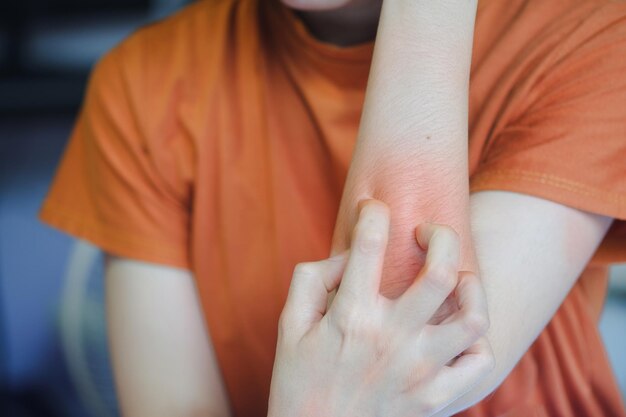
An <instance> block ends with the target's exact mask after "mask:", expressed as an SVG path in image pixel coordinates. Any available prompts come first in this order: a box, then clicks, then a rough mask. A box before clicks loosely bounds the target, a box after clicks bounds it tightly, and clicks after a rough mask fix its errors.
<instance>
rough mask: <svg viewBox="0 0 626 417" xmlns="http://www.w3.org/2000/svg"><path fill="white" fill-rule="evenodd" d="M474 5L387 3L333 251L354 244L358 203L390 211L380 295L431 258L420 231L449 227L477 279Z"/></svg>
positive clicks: (395, 290)
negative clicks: (471, 161) (472, 165)
mask: <svg viewBox="0 0 626 417" xmlns="http://www.w3.org/2000/svg"><path fill="white" fill-rule="evenodd" d="M475 14H476V1H475V0H470V1H465V0H443V1H436V2H433V1H414V0H384V2H383V8H382V13H381V17H380V22H379V29H378V34H377V37H376V46H375V51H374V57H373V61H372V67H371V71H370V79H369V81H368V86H367V92H366V97H365V103H364V109H363V114H362V118H361V124H360V127H359V135H358V138H357V142H356V146H355V149H354V153H353V157H352V161H351V164H350V171H349V173H348V177H347V179H346V185H345V188H344V192H343V196H342V201H341V205H340V208H339V214H338V218H337V223H336V226H335V231H334V235H333V245H332V252H333V253H335V252H340V251H342V250H345V249H346V248H348V247H349V246H350V231H351V230H352V228H353V227H354V224H355V222H356V220H355V219H356V214H357V212H358V209H357V206H358V203H359V202H360V201H361V200H363V199H367V198H374V199H377V200H381V201H384V202H385V203H386V204H387V205H388V206H389V208H390V211H391V230H390V237H389V248H388V255H387V257H386V262H385V269H384V273H383V282H382V284H381V292H382V293H383V295H386V296H389V297H391V298H395V297H397V296H398V295H400V294H401V293H402V292H403V291H404V290H405V289H406V288H407V287H408V286H409V285H410V283H411V282H412V281H413V279H414V277H415V276H416V275H417V273H418V271H419V270H420V268H421V266H422V265H423V261H424V252H423V251H420V250H419V248H417V247H416V245H415V242H414V238H413V228H414V227H415V226H416V225H418V224H420V223H423V222H433V223H441V224H447V225H450V226H452V227H453V228H454V229H455V230H456V231H457V233H458V234H459V236H460V238H461V261H460V263H461V269H462V270H470V271H473V272H476V273H478V272H479V271H478V265H477V264H476V260H475V255H474V250H473V247H472V240H471V236H470V226H469V224H470V223H469V184H468V157H467V155H468V153H467V152H468V133H467V132H468V129H467V123H468V93H469V69H470V63H471V50H472V43H473V31H474V20H475Z"/></svg>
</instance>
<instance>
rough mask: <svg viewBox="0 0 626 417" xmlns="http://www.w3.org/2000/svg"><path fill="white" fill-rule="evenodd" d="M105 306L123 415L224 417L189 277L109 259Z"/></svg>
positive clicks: (183, 272)
mask: <svg viewBox="0 0 626 417" xmlns="http://www.w3.org/2000/svg"><path fill="white" fill-rule="evenodd" d="M106 307H107V308H106V310H107V322H108V329H109V338H110V347H111V356H112V361H113V368H114V374H115V381H116V385H117V390H118V396H119V400H120V405H121V409H122V410H123V413H124V415H125V416H154V417H157V416H173V415H176V416H186V415H193V416H212V417H213V416H219V417H224V416H228V415H230V411H229V408H228V402H227V395H226V392H225V389H224V386H223V381H222V377H221V374H220V371H219V368H218V364H217V361H216V358H215V353H214V349H213V346H212V343H211V340H210V335H209V334H208V332H207V330H206V327H205V323H204V320H203V315H202V309H201V307H200V303H199V300H198V297H197V294H196V288H195V285H194V280H193V277H192V274H191V273H190V272H189V271H187V270H183V269H177V268H171V267H167V266H161V265H155V264H148V263H144V262H139V261H134V260H130V259H124V258H118V257H107V261H106Z"/></svg>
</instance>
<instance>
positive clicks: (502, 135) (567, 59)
mask: <svg viewBox="0 0 626 417" xmlns="http://www.w3.org/2000/svg"><path fill="white" fill-rule="evenodd" d="M625 21H626V20H624V19H623V18H622V19H620V20H619V21H618V22H614V21H611V22H609V23H606V24H605V25H604V26H603V27H598V28H597V30H595V31H594V32H593V33H590V34H589V36H588V37H587V38H586V39H583V40H581V41H580V42H579V44H578V45H577V46H576V47H573V48H571V49H570V50H568V51H563V52H562V53H561V58H560V59H559V60H558V61H557V62H555V63H554V65H553V66H552V67H550V69H549V70H546V71H545V72H544V74H542V75H541V76H540V77H538V79H537V82H536V83H535V85H534V86H533V88H531V89H530V90H529V93H528V96H527V102H528V103H529V104H528V105H527V106H526V107H525V109H524V110H523V111H520V112H519V115H518V116H516V117H514V118H513V120H511V121H510V122H508V123H507V124H506V125H505V126H504V127H503V128H502V129H500V130H499V131H498V132H497V133H496V134H495V136H494V137H493V138H492V139H491V140H490V141H489V142H488V144H487V146H486V148H485V151H484V153H483V155H482V161H481V163H480V164H479V166H478V168H477V170H476V171H475V172H474V173H473V175H472V177H471V179H470V190H471V192H476V191H482V190H505V191H514V192H520V193H524V194H530V195H534V196H537V197H541V198H545V199H548V200H552V201H555V202H558V203H561V204H564V205H568V206H571V207H574V208H577V209H580V210H584V211H588V212H592V213H597V214H602V215H606V216H609V217H613V218H616V219H621V220H624V219H626V25H625V24H624V22H625ZM570 44H571V42H570ZM623 229H624V227H623V222H620V221H616V222H615V224H614V227H613V231H615V233H617V232H619V231H621V232H620V233H622V235H621V239H619V240H620V243H619V246H620V249H619V251H620V252H621V254H622V255H623V256H622V257H623V258H624V260H626V236H625V235H624V234H623ZM615 233H611V234H612V235H613V237H616V235H615Z"/></svg>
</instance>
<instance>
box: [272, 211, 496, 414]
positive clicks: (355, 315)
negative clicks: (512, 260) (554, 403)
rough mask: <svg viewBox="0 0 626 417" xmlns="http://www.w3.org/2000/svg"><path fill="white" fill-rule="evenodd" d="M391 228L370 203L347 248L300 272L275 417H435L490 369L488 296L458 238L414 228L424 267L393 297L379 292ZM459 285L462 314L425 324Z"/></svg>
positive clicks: (283, 332) (288, 315)
mask: <svg viewBox="0 0 626 417" xmlns="http://www.w3.org/2000/svg"><path fill="white" fill-rule="evenodd" d="M388 232H389V212H388V208H387V206H386V205H385V204H384V203H381V202H378V201H370V202H368V203H366V204H365V205H364V206H363V209H362V210H361V212H360V216H359V219H358V223H357V225H356V227H355V228H354V234H353V239H352V241H353V245H352V249H351V250H350V251H349V252H344V253H342V254H340V255H338V256H336V257H334V258H329V259H325V260H322V261H319V262H309V263H303V264H299V265H298V266H296V269H295V271H294V275H293V279H292V283H291V287H290V289H289V294H288V297H287V302H286V304H285V307H284V309H283V311H282V313H281V316H280V320H279V329H278V343H277V350H276V360H275V362H274V370H273V374H272V383H271V387H270V398H269V417H287V416H289V417H300V416H303V417H304V416H306V417H356V416H358V417H374V416H385V417H404V416H409V415H410V416H412V417H415V416H430V415H433V414H434V413H436V412H437V411H439V410H441V409H442V408H444V407H445V406H446V405H448V404H450V403H451V402H452V401H454V400H455V399H456V398H458V397H460V396H461V395H463V394H464V393H465V392H467V391H468V390H469V389H471V387H473V386H474V385H475V383H477V382H478V381H480V379H481V377H483V376H484V375H486V374H488V373H489V371H490V370H491V369H492V367H493V358H492V355H491V349H490V346H489V345H488V343H487V342H486V339H484V338H483V337H482V336H483V335H484V333H485V332H486V330H487V327H488V318H487V309H486V303H485V296H484V293H483V289H482V287H481V284H480V281H479V280H478V279H477V277H476V276H474V275H472V274H469V273H464V272H461V273H458V272H457V270H458V262H459V240H458V237H457V235H456V233H455V232H454V231H453V230H452V229H451V228H449V227H446V226H438V225H433V224H423V225H420V226H419V227H418V228H417V229H416V238H417V242H418V244H419V245H420V246H421V247H423V248H424V249H426V250H427V255H426V263H425V265H424V268H422V270H421V271H420V272H419V274H418V276H417V278H416V279H415V281H414V282H413V284H412V285H411V286H410V287H409V288H408V289H407V291H406V292H405V293H404V294H402V296H401V297H399V298H397V299H395V300H390V299H388V298H386V297H384V296H381V295H380V293H379V285H380V278H381V272H382V267H383V261H384V255H385V250H386V246H387V240H388ZM340 281H341V286H339V289H338V292H337V296H336V297H335V300H334V302H333V304H332V305H331V306H330V308H329V310H328V311H326V308H327V298H328V294H329V292H330V291H332V290H334V289H335V288H336V287H337V286H338V285H339V282H340ZM455 288H456V291H455V294H454V299H455V300H457V309H456V311H455V312H453V314H452V315H450V316H449V317H447V318H446V319H445V320H444V321H443V322H441V323H440V324H438V325H432V324H427V323H428V321H429V320H430V319H431V317H432V315H433V314H434V313H435V311H437V309H438V308H439V307H440V305H441V304H442V303H443V302H444V300H446V298H448V296H449V295H450V294H451V293H452V292H453V291H454V290H455Z"/></svg>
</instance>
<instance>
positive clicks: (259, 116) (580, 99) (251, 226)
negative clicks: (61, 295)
mask: <svg viewBox="0 0 626 417" xmlns="http://www.w3.org/2000/svg"><path fill="white" fill-rule="evenodd" d="M372 51H373V43H367V44H362V45H358V46H354V47H348V48H340V47H335V46H332V45H329V44H325V43H322V42H320V41H318V40H316V39H315V38H314V37H312V36H311V34H310V33H308V32H307V30H306V28H305V27H304V25H303V24H302V23H301V21H300V20H298V18H297V17H296V16H295V15H294V14H293V13H292V12H291V11H289V10H287V9H285V8H284V7H283V6H280V5H279V4H278V3H277V2H270V1H262V0H238V1H237V0H214V1H200V2H197V3H194V4H192V5H191V6H188V7H186V8H185V9H183V10H182V11H180V12H179V13H177V14H175V15H173V16H171V17H170V18H168V19H165V20H163V21H161V22H158V23H155V24H152V25H149V26H146V27H144V28H142V29H140V30H138V31H137V32H135V33H134V34H133V35H131V36H130V37H129V38H128V39H126V40H125V41H124V42H122V43H121V44H120V45H118V46H117V47H115V48H114V49H113V50H112V51H110V52H109V53H108V54H106V56H104V57H103V58H102V59H101V60H100V61H99V63H98V64H97V66H96V67H95V69H94V70H93V73H92V76H91V78H90V82H89V86H88V89H87V94H86V97H85V100H84V104H83V108H82V111H81V112H80V115H79V117H78V119H77V121H76V125H75V128H74V130H73V133H72V136H71V139H70V142H69V145H68V147H67V150H66V152H65V155H64V157H63V161H62V163H61V165H60V167H59V170H58V172H57V175H56V178H55V180H54V183H53V185H52V188H51V190H50V193H49V195H48V197H47V199H46V201H45V204H44V206H43V208H42V211H41V214H40V215H41V218H42V219H43V220H44V221H46V222H47V223H49V224H51V225H53V226H56V227H58V228H60V229H62V230H65V231H67V232H68V233H71V234H73V235H75V236H78V237H81V238H84V239H87V240H90V241H92V242H93V243H95V244H96V245H98V246H100V247H101V248H103V249H104V250H106V251H108V252H111V253H113V254H116V255H120V256H124V257H129V258H135V259H139V260H144V261H149V262H155V263H160V264H166V265H172V266H177V267H182V268H187V269H189V270H191V271H193V273H194V275H195V278H196V280H197V287H198V290H199V294H200V298H201V301H202V306H203V309H204V312H205V315H206V320H207V323H208V326H209V329H210V332H211V337H212V339H213V343H214V345H215V350H216V355H217V359H218V361H219V364H220V367H221V371H222V374H223V377H224V380H225V384H226V388H227V392H228V394H229V397H230V401H231V406H232V410H233V413H234V416H235V417H260V416H265V415H266V410H267V408H266V407H267V400H268V394H269V386H270V378H271V371H272V365H273V360H274V353H275V346H276V338H277V321H278V317H279V314H280V312H281V310H282V307H283V304H284V302H285V299H286V296H287V290H288V288H289V283H290V279H291V274H292V271H293V267H294V265H295V264H296V263H298V262H301V261H305V260H315V259H321V258H325V257H326V256H327V255H328V253H329V248H330V242H331V236H332V233H333V226H334V223H335V219H336V215H337V210H338V205H339V200H340V197H341V193H342V187H343V184H344V180H345V178H346V173H347V168H348V165H349V162H350V157H351V153H352V149H353V145H354V142H355V139H356V132H357V127H358V123H359V117H360V114H361V108H362V104H363V98H364V90H365V86H366V81H367V75H368V72H369V64H370V62H371V56H372ZM473 52H474V53H473V61H472V73H471V83H470V116H469V117H470V118H469V127H470V139H469V140H470V143H469V149H470V176H471V190H472V191H479V190H509V191H515V192H520V193H525V194H531V195H535V196H539V197H542V198H546V199H549V200H553V201H556V202H559V203H562V204H566V205H568V206H572V207H575V208H578V209H581V210H586V211H590V212H594V213H600V214H604V215H607V216H611V217H614V218H617V219H621V220H625V219H626V3H623V2H621V3H620V2H613V1H609V0H561V1H544V0H507V1H496V0H487V1H480V3H479V9H478V15H477V22H476V35H475V44H474V51H473ZM625 225H626V223H625V222H623V221H616V222H615V223H614V225H613V227H612V229H611V231H610V233H609V235H608V236H607V238H606V240H605V241H604V242H603V244H602V246H601V249H600V250H599V251H598V253H597V254H596V256H595V258H594V261H592V262H591V263H590V265H589V267H588V269H587V270H586V271H585V272H584V273H583V275H582V276H581V278H580V279H579V280H578V282H577V284H576V285H575V287H574V288H573V290H572V291H571V293H570V294H569V296H568V297H567V298H566V300H565V301H564V303H563V305H562V306H561V308H560V309H559V311H558V312H557V313H556V316H555V317H554V318H553V319H552V321H551V322H550V323H549V325H548V326H547V328H546V329H545V330H544V331H543V332H542V334H541V335H540V336H539V338H538V340H537V341H536V342H535V343H534V344H533V346H532V347H531V348H530V349H529V351H528V352H527V353H526V354H525V356H524V357H523V358H522V360H521V361H520V363H519V364H518V365H517V367H516V368H515V369H514V370H513V372H512V373H511V374H510V376H509V377H508V378H507V379H506V381H505V382H504V383H503V384H502V385H501V387H500V388H498V390H496V391H495V393H494V394H492V395H490V396H489V397H488V398H487V399H486V400H484V401H482V402H481V403H479V404H477V405H476V406H475V407H473V408H472V409H471V410H469V411H467V412H465V413H463V415H464V416H472V417H476V416H509V417H511V416H537V415H541V416H548V415H549V416H559V417H565V416H574V415H575V416H594V417H597V416H626V412H625V411H624V408H623V404H622V400H621V399H620V394H619V392H618V390H617V386H616V383H615V380H614V378H613V375H612V373H611V368H610V366H609V363H608V361H607V357H606V354H605V351H604V348H603V345H602V341H601V339H600V337H599V334H598V330H597V323H596V321H597V319H598V315H599V311H600V309H601V307H602V303H603V301H604V296H605V290H606V272H607V266H606V265H607V263H609V262H617V261H626V228H625ZM554 279H559V277H554ZM538 290H540V289H538Z"/></svg>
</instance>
